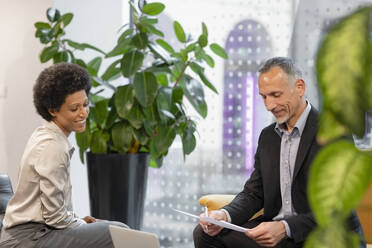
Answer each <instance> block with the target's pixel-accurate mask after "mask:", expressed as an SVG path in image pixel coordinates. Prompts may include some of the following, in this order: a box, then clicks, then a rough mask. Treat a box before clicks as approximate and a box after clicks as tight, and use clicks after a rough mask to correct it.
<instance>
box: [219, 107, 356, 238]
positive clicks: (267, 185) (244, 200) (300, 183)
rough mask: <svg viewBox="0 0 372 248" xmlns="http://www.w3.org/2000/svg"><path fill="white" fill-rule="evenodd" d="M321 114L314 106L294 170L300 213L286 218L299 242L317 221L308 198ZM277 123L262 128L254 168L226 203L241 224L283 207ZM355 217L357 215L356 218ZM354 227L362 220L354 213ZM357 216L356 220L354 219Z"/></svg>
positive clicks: (295, 202)
mask: <svg viewBox="0 0 372 248" xmlns="http://www.w3.org/2000/svg"><path fill="white" fill-rule="evenodd" d="M317 117H318V114H317V112H316V110H314V108H313V107H312V108H311V111H310V113H309V116H308V119H307V121H306V124H305V128H304V130H303V133H302V136H301V140H300V144H299V148H298V152H297V157H296V163H295V168H294V173H293V177H292V178H293V182H292V193H291V195H292V206H293V208H294V210H295V211H296V213H297V215H295V216H291V217H288V218H286V219H285V220H286V221H287V223H288V225H289V228H290V230H291V236H292V238H293V239H294V241H295V242H296V243H300V242H303V241H305V239H306V237H307V235H308V234H309V233H310V232H311V231H312V230H313V229H314V228H315V226H316V222H315V219H314V216H313V214H312V212H311V209H310V205H309V202H308V199H307V188H306V187H307V183H308V175H309V169H310V165H311V163H312V161H313V159H314V157H315V155H316V154H317V152H318V151H319V149H320V148H321V147H320V145H319V144H318V143H317V141H316V139H315V136H316V133H317V130H318V118H317ZM274 128H275V123H274V124H271V125H270V126H268V127H266V128H265V129H263V130H262V132H261V134H260V138H259V141H258V147H257V152H256V155H255V164H254V171H253V173H252V175H251V177H250V178H249V180H248V181H247V182H246V183H245V186H244V189H243V191H242V192H240V193H239V194H238V195H237V196H236V197H235V199H234V200H233V201H232V202H231V203H230V204H229V205H227V206H225V207H224V209H226V210H227V211H228V212H229V214H230V216H231V221H232V223H234V224H237V225H242V224H244V223H246V222H248V220H249V219H250V218H251V217H252V216H253V215H254V214H255V213H256V212H257V211H258V210H260V209H261V208H264V216H263V221H271V220H272V219H273V218H274V217H275V216H277V215H278V213H279V211H280V209H281V207H282V199H281V193H280V145H281V138H280V137H279V135H278V134H277V133H276V132H275V130H274ZM355 218H356V219H355ZM351 219H352V220H351V222H352V224H351V227H352V229H354V230H356V231H358V230H357V229H358V228H360V224H359V221H358V219H357V216H356V215H355V213H353V216H352V218H351ZM354 219H355V220H354Z"/></svg>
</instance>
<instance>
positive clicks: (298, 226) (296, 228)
mask: <svg viewBox="0 0 372 248" xmlns="http://www.w3.org/2000/svg"><path fill="white" fill-rule="evenodd" d="M285 221H287V223H288V225H289V229H290V230H291V236H292V239H293V240H294V241H295V242H296V243H299V242H304V241H305V239H306V238H307V237H308V235H309V234H310V232H311V231H312V230H314V228H315V227H316V221H315V218H314V215H313V213H312V212H309V213H305V214H298V215H293V216H289V217H287V218H285Z"/></svg>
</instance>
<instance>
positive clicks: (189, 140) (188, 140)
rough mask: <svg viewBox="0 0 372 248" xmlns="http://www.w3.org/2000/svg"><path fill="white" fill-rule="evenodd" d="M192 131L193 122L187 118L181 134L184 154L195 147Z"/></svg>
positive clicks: (193, 128)
mask: <svg viewBox="0 0 372 248" xmlns="http://www.w3.org/2000/svg"><path fill="white" fill-rule="evenodd" d="M194 132H195V123H194V122H193V121H191V120H189V121H188V122H187V125H186V129H185V131H184V133H183V135H182V148H183V154H184V156H185V155H188V154H190V153H191V152H192V151H194V149H195V147H196V138H195V136H194Z"/></svg>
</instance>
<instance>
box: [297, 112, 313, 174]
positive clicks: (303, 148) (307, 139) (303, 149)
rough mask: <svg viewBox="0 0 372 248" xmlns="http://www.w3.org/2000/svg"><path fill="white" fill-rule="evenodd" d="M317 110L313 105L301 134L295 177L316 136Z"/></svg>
mask: <svg viewBox="0 0 372 248" xmlns="http://www.w3.org/2000/svg"><path fill="white" fill-rule="evenodd" d="M317 122H318V118H317V111H316V110H314V107H313V106H311V110H310V113H309V116H308V118H307V121H306V125H305V128H304V131H303V133H302V135H301V140H300V144H299V147H298V151H297V157H296V163H295V168H294V173H293V178H296V176H297V174H298V172H299V171H300V169H301V166H302V164H303V162H304V159H305V157H306V154H307V152H308V150H309V149H310V146H311V144H312V142H313V140H314V137H315V135H316V132H317V130H318V128H317Z"/></svg>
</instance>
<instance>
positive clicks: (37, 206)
mask: <svg viewBox="0 0 372 248" xmlns="http://www.w3.org/2000/svg"><path fill="white" fill-rule="evenodd" d="M90 88H91V84H90V80H89V75H88V73H87V71H86V70H85V69H83V68H81V67H79V66H77V65H74V64H68V63H60V64H56V65H53V66H51V67H49V68H47V69H45V70H44V71H42V72H41V73H40V75H39V77H38V79H37V81H36V84H35V86H34V105H35V107H36V110H37V112H38V113H39V114H40V115H41V117H42V118H43V119H45V120H46V123H45V124H44V125H43V126H41V127H39V128H37V129H36V130H35V131H34V133H33V134H32V135H31V137H30V139H29V141H28V143H27V146H26V149H25V151H24V154H23V157H22V160H21V167H20V171H19V178H18V185H17V187H16V190H15V193H14V196H13V197H12V199H11V200H10V201H9V204H8V206H7V209H6V213H5V217H4V222H3V223H4V227H3V230H2V231H1V239H0V247H79V248H82V247H100V248H106V247H107V248H112V247H113V244H112V240H111V236H110V233H109V228H108V226H109V224H112V225H117V226H122V227H126V226H125V225H124V224H122V223H119V222H109V221H100V220H96V219H95V218H93V217H90V216H87V217H85V218H83V219H81V218H79V217H78V216H76V214H75V213H74V211H73V209H72V202H71V182H70V158H71V156H72V153H73V151H74V148H73V147H71V145H70V144H69V142H68V139H67V137H68V136H69V135H70V134H71V132H73V131H75V132H83V131H84V130H85V125H86V119H87V117H88V113H89V106H88V97H87V95H88V93H89V90H90Z"/></svg>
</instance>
